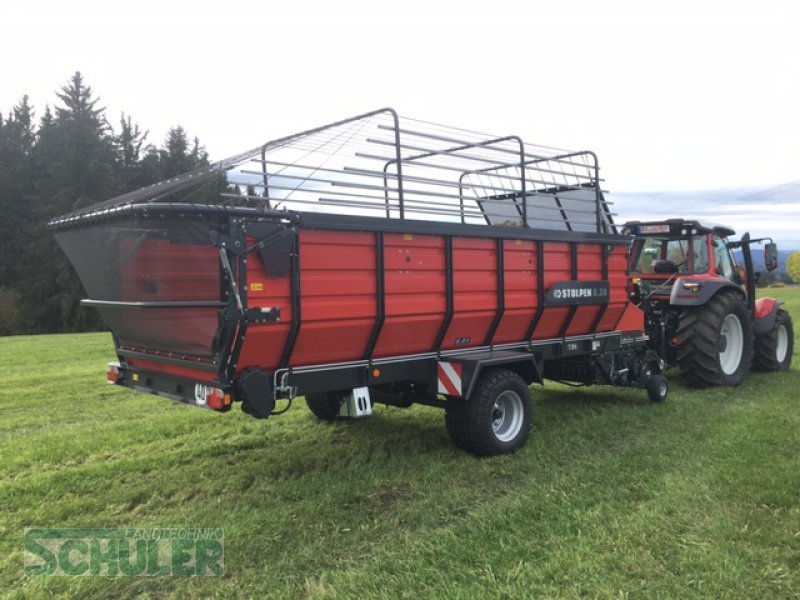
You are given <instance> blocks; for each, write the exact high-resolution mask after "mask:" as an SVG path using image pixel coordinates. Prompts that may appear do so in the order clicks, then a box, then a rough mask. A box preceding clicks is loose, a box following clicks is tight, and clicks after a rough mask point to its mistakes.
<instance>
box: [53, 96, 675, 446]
mask: <svg viewBox="0 0 800 600" xmlns="http://www.w3.org/2000/svg"><path fill="white" fill-rule="evenodd" d="M50 226H51V227H52V229H53V230H54V231H55V235H56V237H57V239H58V243H59V244H60V246H61V248H62V249H63V250H64V252H65V253H66V254H67V256H68V257H69V259H70V261H71V262H72V264H73V265H74V267H75V269H76V271H77V273H78V275H79V276H80V278H81V281H82V282H83V285H84V287H85V289H86V291H87V292H88V294H89V299H87V300H84V301H83V303H84V304H85V305H88V306H92V307H95V308H96V309H97V310H98V311H100V313H101V315H102V317H103V318H104V320H105V322H106V323H107V325H108V326H109V328H110V329H111V331H112V332H113V334H114V343H115V346H116V352H117V355H118V362H117V363H113V364H112V365H111V366H110V369H109V379H110V380H111V381H112V382H113V383H116V384H117V385H123V386H126V387H130V388H133V389H136V390H140V391H145V392H150V393H156V394H159V395H162V396H166V397H169V398H172V399H177V400H181V401H183V402H186V403H189V404H195V405H199V406H205V407H208V408H212V409H215V410H218V411H226V410H228V409H229V408H230V407H231V405H232V403H235V402H241V404H242V408H243V409H244V410H245V411H246V412H248V413H249V414H251V415H253V416H255V417H259V418H266V417H268V416H270V415H271V414H276V403H279V402H280V403H281V404H280V405H282V406H283V408H286V406H285V403H284V401H288V403H289V404H290V403H291V400H292V399H293V398H295V397H298V396H305V397H306V401H307V403H308V406H309V408H310V409H311V410H312V412H313V413H314V414H315V415H317V416H318V417H320V418H322V419H334V418H338V417H343V416H349V417H360V416H366V415H368V414H370V413H371V411H372V405H373V403H375V402H379V403H385V404H391V405H398V406H410V405H411V404H414V403H420V404H427V405H432V406H438V407H442V408H445V409H446V411H447V413H446V414H447V418H446V423H447V428H448V431H449V433H450V435H451V437H452V439H453V441H454V442H455V443H456V444H457V445H458V446H460V447H462V448H464V449H466V450H468V451H470V452H473V453H476V454H484V455H492V454H501V453H506V452H511V451H514V450H516V449H517V448H519V447H521V446H522V445H523V444H524V443H525V441H526V439H527V437H528V433H529V430H530V426H531V413H532V407H531V396H530V390H529V385H530V384H532V383H534V382H538V383H541V382H543V381H544V379H551V380H557V381H568V382H576V383H580V384H594V383H598V384H610V385H625V386H633V387H641V388H647V390H648V393H649V395H650V397H651V399H653V400H656V401H659V400H663V399H664V398H666V396H667V393H668V388H667V383H666V379H665V378H664V377H663V375H662V373H661V371H662V368H661V367H662V365H661V362H660V361H659V359H658V357H657V356H656V355H655V354H654V353H653V352H652V351H649V350H648V349H647V345H646V339H647V338H646V336H645V334H644V333H643V330H644V324H643V315H642V313H641V311H640V310H639V309H638V308H636V307H635V306H633V305H632V304H631V303H630V302H629V299H628V294H627V264H628V249H629V243H630V238H629V237H627V236H623V235H619V234H618V233H617V231H616V227H615V225H614V222H613V219H612V213H611V212H610V209H609V203H608V202H606V200H605V198H604V195H603V191H602V189H601V179H600V177H599V166H598V163H597V158H596V156H595V155H594V154H593V153H591V152H564V151H560V150H556V149H553V148H548V147H541V146H533V145H529V144H525V143H524V142H523V141H522V140H521V139H520V138H518V137H516V136H505V137H491V136H485V135H481V134H477V133H475V132H472V131H467V130H463V129H454V128H448V127H443V126H439V125H433V124H431V123H426V122H422V121H416V120H411V119H403V120H402V122H401V120H400V119H399V118H398V116H397V114H396V113H395V111H394V110H391V109H382V110H378V111H375V112H372V113H368V114H365V115H360V116H357V117H354V118H351V119H347V120H344V121H340V122H337V123H334V124H331V125H328V126H325V127H320V128H317V129H313V130H309V131H305V132H302V133H299V134H296V135H292V136H289V137H286V138H282V139H278V140H275V141H272V142H268V143H267V144H265V145H264V146H260V147H257V148H255V149H253V150H251V151H249V152H245V153H243V154H240V155H238V156H235V157H233V158H230V159H228V160H224V161H221V162H219V163H216V164H214V165H211V166H209V167H203V168H200V169H197V170H195V171H193V172H190V173H187V174H185V175H182V176H180V177H177V178H175V179H171V180H168V181H164V182H161V183H158V184H155V185H152V186H149V187H146V188H143V189H141V190H138V191H135V192H131V193H128V194H125V195H123V196H120V197H117V198H114V199H111V200H109V201H107V202H103V203H100V204H97V205H94V206H91V207H88V208H86V209H82V210H79V211H77V212H74V213H71V214H68V215H65V216H63V217H60V218H58V219H55V220H54V221H52V222H51V223H50Z"/></svg>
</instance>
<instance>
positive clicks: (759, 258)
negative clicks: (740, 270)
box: [733, 246, 797, 273]
mask: <svg viewBox="0 0 800 600" xmlns="http://www.w3.org/2000/svg"><path fill="white" fill-rule="evenodd" d="M752 248H753V264H754V265H755V268H756V271H764V248H763V246H753V247H752ZM795 252H797V250H781V249H780V247H779V248H778V268H777V269H775V272H776V273H786V261H787V260H789V257H790V256H791V255H792V254H794V253H795ZM733 254H734V256H735V257H736V262H738V263H739V264H743V262H744V259H743V258H742V251H741V250H735V251H734V253H733Z"/></svg>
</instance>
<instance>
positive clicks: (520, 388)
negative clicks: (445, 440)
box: [445, 369, 533, 456]
mask: <svg viewBox="0 0 800 600" xmlns="http://www.w3.org/2000/svg"><path fill="white" fill-rule="evenodd" d="M445 423H446V425H447V433H448V434H449V435H450V439H452V440H453V443H454V444H455V445H456V446H458V447H459V448H461V449H462V450H466V451H467V452H470V453H472V454H475V455H477V456H497V455H500V454H510V453H511V452H515V451H517V450H519V449H520V448H521V447H522V446H523V445H524V444H525V442H526V441H527V439H528V436H529V434H530V430H531V424H532V423H533V401H532V400H531V391H530V389H529V388H528V386H527V384H526V383H525V381H524V380H523V379H522V377H520V376H519V375H517V374H516V373H514V372H513V371H509V370H507V369H496V370H490V371H487V372H486V373H484V374H483V375H481V378H480V380H479V381H478V384H477V387H476V388H475V391H474V392H473V395H472V398H470V399H469V400H452V401H451V404H450V405H449V406H448V408H447V413H446V415H445Z"/></svg>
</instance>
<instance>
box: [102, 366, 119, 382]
mask: <svg viewBox="0 0 800 600" xmlns="http://www.w3.org/2000/svg"><path fill="white" fill-rule="evenodd" d="M106 378H107V379H108V381H109V382H110V383H118V382H119V380H120V379H122V374H121V373H120V370H119V363H108V371H107V372H106Z"/></svg>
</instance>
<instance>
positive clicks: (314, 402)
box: [306, 392, 343, 421]
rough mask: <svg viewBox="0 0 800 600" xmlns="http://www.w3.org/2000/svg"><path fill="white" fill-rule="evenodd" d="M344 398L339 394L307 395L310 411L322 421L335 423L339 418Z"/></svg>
mask: <svg viewBox="0 0 800 600" xmlns="http://www.w3.org/2000/svg"><path fill="white" fill-rule="evenodd" d="M342 400H343V397H342V395H341V394H340V393H338V392H325V393H322V394H306V404H307V405H308V409H309V410H310V411H311V412H312V413H313V414H314V416H315V417H317V418H318V419H319V420H320V421H333V420H335V419H336V417H338V416H339V410H340V409H341V408H342Z"/></svg>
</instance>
